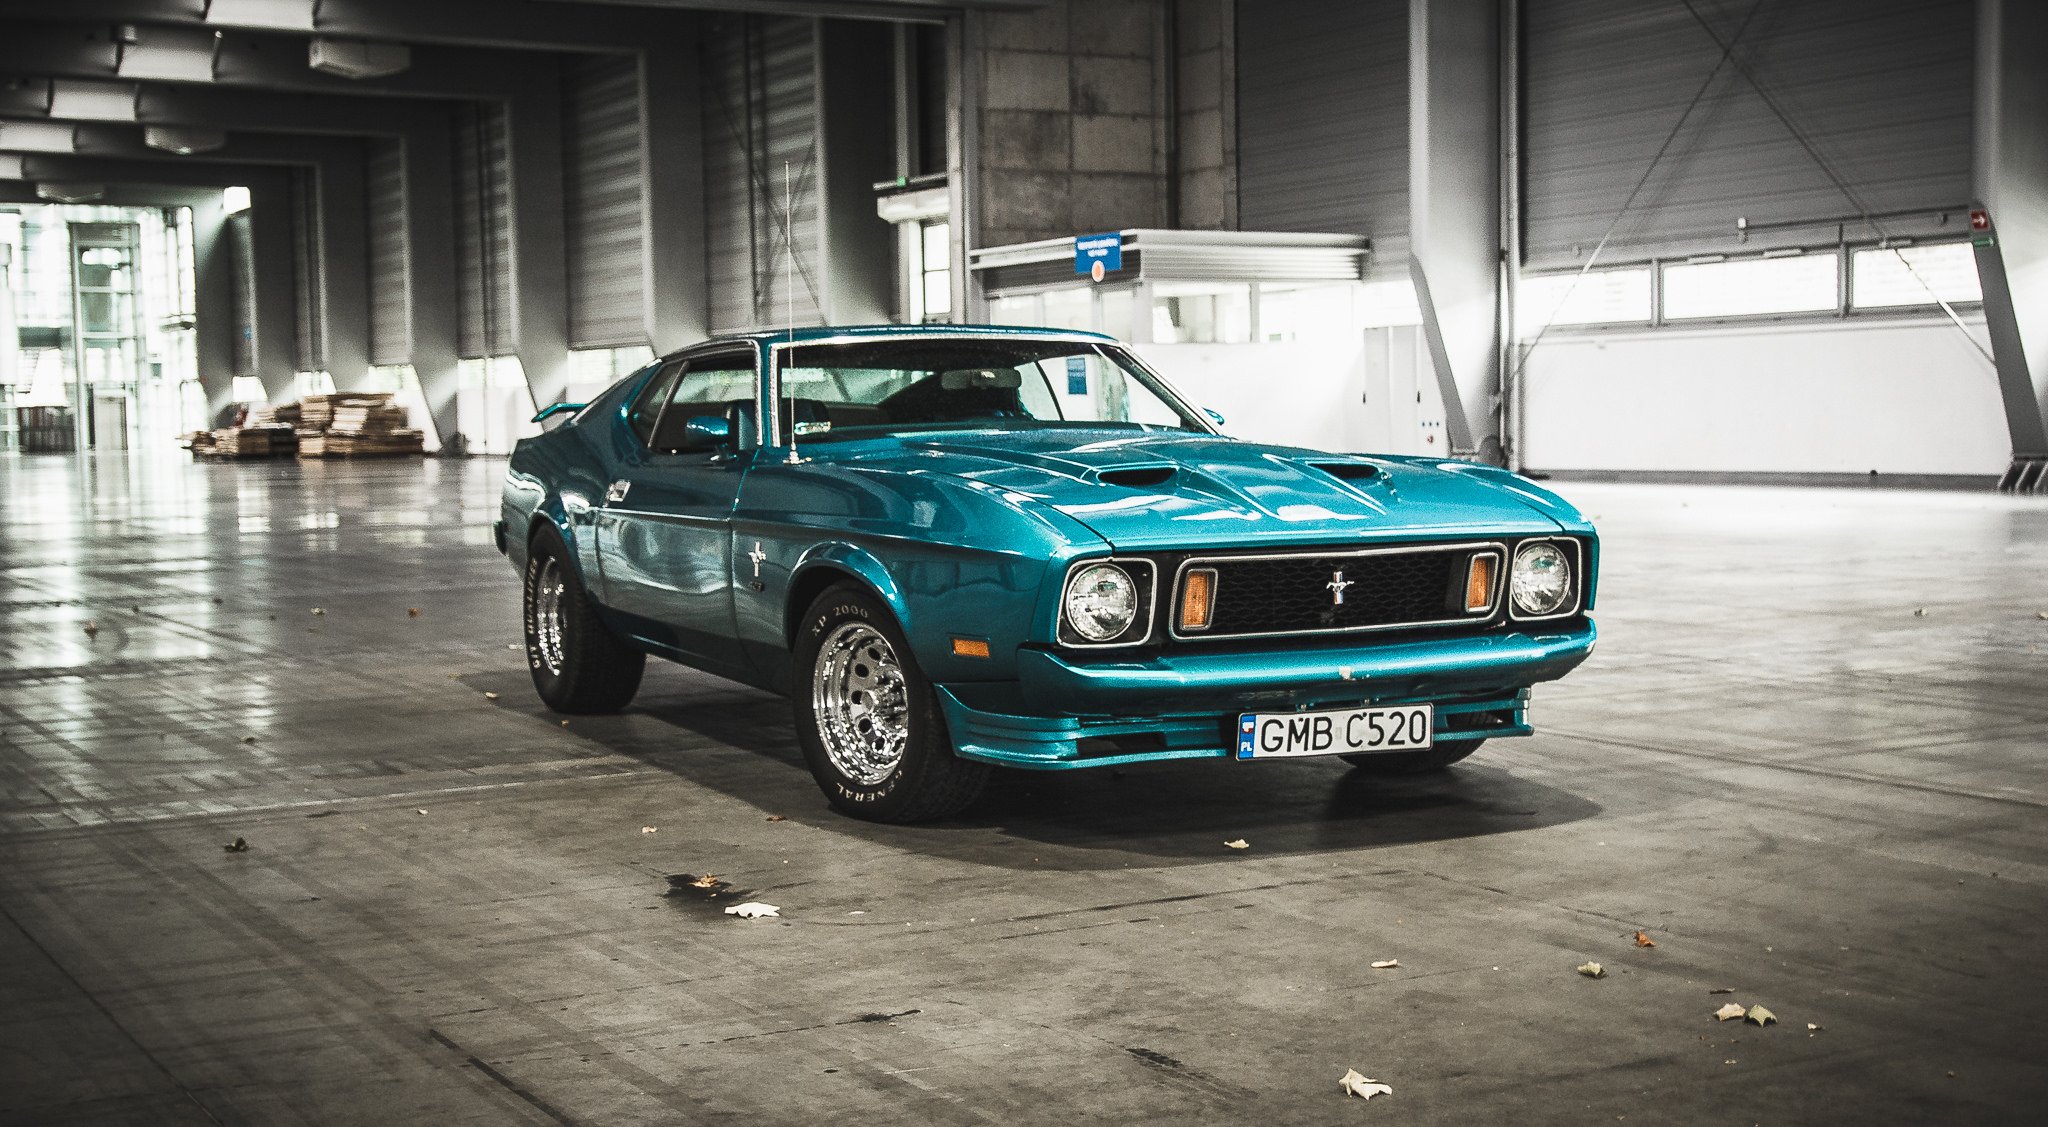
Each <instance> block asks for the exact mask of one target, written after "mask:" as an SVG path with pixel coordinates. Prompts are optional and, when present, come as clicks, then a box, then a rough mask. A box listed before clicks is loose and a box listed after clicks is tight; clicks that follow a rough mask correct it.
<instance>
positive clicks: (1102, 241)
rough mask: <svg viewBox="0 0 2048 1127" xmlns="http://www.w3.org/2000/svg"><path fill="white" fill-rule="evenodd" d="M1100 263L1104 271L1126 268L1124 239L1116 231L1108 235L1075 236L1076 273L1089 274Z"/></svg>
mask: <svg viewBox="0 0 2048 1127" xmlns="http://www.w3.org/2000/svg"><path fill="white" fill-rule="evenodd" d="M1098 262H1100V263H1101V264H1102V268H1103V269H1104V270H1121V269H1123V268H1124V237H1123V236H1122V235H1120V234H1118V233H1117V232H1115V231H1111V232H1110V233H1109V234H1107V235H1076V236H1074V273H1076V274H1087V273H1090V272H1091V271H1093V270H1094V269H1095V264H1096V263H1098Z"/></svg>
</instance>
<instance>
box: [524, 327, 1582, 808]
mask: <svg viewBox="0 0 2048 1127" xmlns="http://www.w3.org/2000/svg"><path fill="white" fill-rule="evenodd" d="M1247 378H1251V377H1249V376H1248V377H1247ZM557 413H571V417H570V418H569V419H568V421H567V422H566V423H564V424H561V425H557V426H555V427H554V428H553V429H552V430H549V431H548V432H547V433H544V434H542V435H540V436H538V437H535V438H529V439H526V440H524V441H522V442H520V443H519V445H518V448H517V449H516V450H515V451H514V452H513V454H512V460H511V465H510V469H509V471H508V473H507V475H506V481H505V492H504V519H503V521H502V522H501V523H500V524H499V525H498V529H497V532H498V538H499V544H500V547H501V548H502V549H503V550H504V551H505V553H506V554H507V555H508V556H509V557H510V559H511V561H512V563H513V564H514V565H515V566H516V567H517V568H518V569H519V571H520V573H521V574H522V575H523V576H524V581H525V620H526V655H527V664H528V666H529V667H530V668H531V670H532V673H533V682H534V686H535V688H536V689H538V690H539V692H540V696H541V699H542V700H544V701H545V702H546V703H547V704H548V706H549V707H551V708H553V709H556V710H558V711H562V712H570V713H588V712H607V711H615V710H617V709H620V708H623V707H625V706H626V704H627V703H628V702H629V701H631V700H632V698H633V694H634V693H635V691H636V690H637V689H638V688H639V685H640V677H641V672H642V669H643V667H644V665H645V662H646V658H647V655H649V654H652V655H655V656H657V657H664V658H668V659H670V660H673V661H679V662H682V663H684V664H686V665H690V666H693V667H695V668H697V669H701V670H704V671H707V672H710V673H714V674H717V675H719V676H722V677H728V678H731V679H733V680H735V681H740V682H744V683H746V684H749V685H755V686H759V687H762V688H766V689H770V690H773V691H776V692H780V693H784V694H787V695H788V696H790V697H791V698H792V700H793V702H794V710H795V714H796V726H797V732H798V737H799V740H800V742H801V744H802V747H803V751H804V757H805V759H806V761H807V762H808V763H809V765H810V768H811V771H812V772H813V773H814V774H815V775H816V776H817V779H818V784H819V786H820V787H821V788H822V789H823V790H824V792H825V794H826V796H827V797H828V798H829V799H830V800H831V802H832V803H833V804H834V805H835V806H837V807H838V808H840V809H841V810H844V811H846V812H847V813H850V814H853V815H855V816H859V817H865V818H872V819H876V820H883V821H915V820H922V819H930V818H938V817H943V816H946V815H948V814H952V813H955V812H957V811H959V810H960V809H962V808H963V807H965V806H966V805H967V804H968V803H970V802H972V801H973V799H974V797H975V795H976V794H977V793H979V791H980V789H981V787H982V784H983V782H984V780H985V779H986V778H987V776H988V774H989V771H990V768H991V766H992V765H997V764H1001V765H1006V766H1011V767H1025V768H1036V769H1041V770H1059V769H1065V768H1073V767H1099V766H1106V765H1112V764H1124V763H1133V762H1142V761H1148V760H1161V759H1196V758H1215V759H1237V760H1249V761H1256V760H1260V759H1286V758H1294V757H1303V756H1322V755H1338V756H1342V757H1343V758H1344V759H1346V760H1347V761H1349V762H1351V763H1352V764H1354V765H1355V766H1357V767H1358V768H1360V769H1363V770H1368V771H1380V772H1388V773H1392V772H1408V771H1417V770H1428V769H1435V768H1440V767H1443V766H1445V765H1448V764H1450V763H1452V762H1454V761H1456V760H1459V759H1462V758H1464V757H1465V756H1467V755H1470V754H1471V753H1472V752H1473V751H1474V750H1476V749H1477V748H1478V747H1479V745H1480V744H1481V743H1482V742H1483V741H1484V740H1486V739H1488V738H1491V737H1495V736H1517V735H1527V734H1528V733H1529V731H1530V729H1529V726H1528V723H1527V720H1526V708H1527V704H1528V699H1529V688H1530V686H1531V685H1533V684H1535V683H1536V682H1538V681H1548V680H1552V679H1555V678H1557V677H1561V676H1563V675H1564V674H1565V673H1567V672H1569V671H1570V670H1571V669H1572V668H1573V667H1574V666H1576V665H1578V664H1579V662H1581V661H1583V660H1584V659H1585V657H1586V655H1587V654H1588V653H1589V652H1590V651H1591V650H1592V648H1593V623H1592V620H1591V619H1590V618H1589V617H1588V611H1589V610H1590V609H1591V608H1592V605H1593V593H1594V576H1595V572H1596V565H1597V562H1598V541H1597V539H1596V537H1595V535H1594V531H1593V526H1592V525H1591V524H1590V523H1589V522H1588V521H1587V520H1586V518H1585V517H1583V516H1581V515H1580V514H1579V513H1578V512H1577V510H1575V509H1573V508H1572V507H1571V506H1570V505H1568V504H1566V503H1565V502H1564V501H1562V500H1560V499H1558V498H1557V497H1556V496H1554V495H1552V494H1550V493H1548V492H1546V491H1544V490H1542V489H1540V488H1537V487H1536V486H1534V485H1532V484H1530V483H1529V482H1528V481H1526V480H1524V479H1522V478H1519V477H1516V476H1515V475H1513V474H1510V473H1507V472H1505V471H1503V470H1498V469H1493V468H1490V467H1486V466H1480V465H1473V464H1468V463H1462V462H1445V461H1441V460H1435V459H1426V458H1406V457H1374V456H1366V455H1356V454H1330V453H1323V452H1320V451H1315V450H1305V449H1297V448H1291V447H1282V446H1264V445H1258V444H1255V443H1250V442H1240V441H1235V440H1232V439H1229V438H1225V437H1223V436H1222V435H1220V434H1218V433H1217V431H1216V429H1215V427H1214V425H1212V421H1211V417H1210V416H1209V415H1208V414H1207V413H1205V412H1204V411H1202V410H1200V409H1198V408H1196V407H1194V406H1192V405H1190V404H1189V403H1188V402H1187V401H1186V400H1185V399H1183V398H1181V396H1180V395H1179V394H1177V393H1176V392H1175V391H1174V390H1173V389H1172V388H1171V387H1169V386H1168V385H1167V384H1166V382H1165V381H1163V380H1161V379H1160V378H1159V377H1158V376H1156V375H1154V374H1153V373H1152V372H1150V371H1148V370H1147V369H1146V368H1145V367H1144V365H1143V364H1141V363H1140V362H1139V361H1138V360H1137V359H1136V358H1135V357H1133V356H1132V355H1131V354H1130V353H1129V352H1128V351H1126V350H1124V349H1123V348H1122V347H1120V346H1119V345H1118V344H1117V343H1116V342H1115V341H1113V340H1110V339H1109V338H1107V337H1102V336H1096V335H1094V334H1088V333H1073V332H1060V331H1053V330H1032V329H1014V328H1000V327H987V326H971V327H970V326H883V327H874V328H852V329H809V330H798V331H795V332H786V333H772V334H771V333H763V334H757V335H751V336H742V337H732V338H726V339H721V340H714V341H710V342H707V343H705V344H701V345H697V346H695V347H692V348H689V349H686V350H684V351H682V352H679V353H677V354H675V355H672V356H669V357H666V358H664V359H662V360H660V361H657V362H656V363H654V364H652V365H650V366H648V367H647V368H646V369H645V370H644V371H641V372H638V373H636V374H634V375H632V376H629V377H627V378H626V379H625V380H622V381H620V382H619V383H618V384H617V385H616V386H614V387H612V388H611V389H610V390H608V391H606V392H605V393H604V394H603V395H601V396H599V397H598V398H597V399H596V400H594V401H592V402H591V403H588V404H582V405H558V406H556V407H553V408H550V409H549V410H548V411H546V412H543V417H544V418H545V417H546V416H548V415H552V414H557Z"/></svg>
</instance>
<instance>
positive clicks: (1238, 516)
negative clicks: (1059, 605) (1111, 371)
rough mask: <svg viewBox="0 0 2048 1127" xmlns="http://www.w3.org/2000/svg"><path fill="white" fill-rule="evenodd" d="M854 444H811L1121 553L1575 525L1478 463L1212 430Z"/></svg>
mask: <svg viewBox="0 0 2048 1127" xmlns="http://www.w3.org/2000/svg"><path fill="white" fill-rule="evenodd" d="M857 445H858V446H860V447H867V449H865V450H856V449H845V450H843V451H833V452H832V454H826V453H825V451H827V450H829V449H830V447H826V446H821V447H817V448H814V449H816V450H817V451H818V452H819V454H820V455H821V456H822V457H826V458H829V460H832V461H839V462H841V464H842V465H845V466H846V467H847V468H848V469H857V468H859V467H861V466H863V465H867V466H873V467H874V468H877V469H884V468H886V469H888V470H891V471H898V472H901V471H912V472H917V471H922V472H925V473H930V472H933V471H938V472H943V473H947V474H951V475H954V476H958V477H962V478H966V479H969V480H971V481H974V482H975V483H977V484H978V485H980V486H981V487H984V488H993V489H998V490H1001V491H1002V492H1003V493H1005V494H1006V495H1007V496H1008V497H1009V498H1010V499H1011V500H1012V501H1014V502H1017V503H1019V504H1028V505H1040V506H1045V507H1047V508H1051V509H1054V510H1057V511H1058V512H1060V513H1062V514H1065V515H1066V516H1067V517H1070V518H1071V519H1073V520H1075V521H1078V522H1080V523H1081V524H1083V525H1086V526H1087V527H1088V528H1089V529H1090V530H1091V531H1093V532H1095V533H1096V534H1097V535H1099V536H1101V537H1102V538H1103V539H1104V540H1106V541H1108V542H1109V543H1110V544H1111V545H1112V546H1113V547H1115V548H1116V549H1118V550H1131V551H1135V550H1141V549H1171V548H1179V547H1186V546H1189V545H1202V546H1204V547H1233V546H1240V545H1241V546H1252V545H1257V546H1261V547H1263V546H1270V545H1276V544H1329V543H1369V542H1374V541H1390V540H1404V539H1413V538H1416V537H1428V538H1437V537H1463V536H1503V535H1505V536H1515V535H1545V534H1554V533H1556V532H1558V531H1559V530H1560V529H1561V528H1565V527H1567V526H1569V525H1573V524H1577V523H1580V520H1581V518H1578V517H1577V514H1576V513H1575V512H1574V511H1572V510H1571V508H1570V507H1569V506H1568V505H1565V504H1564V503H1563V502H1562V501H1559V500H1557V499H1556V498H1555V497H1553V496H1551V495H1549V494H1547V493H1545V492H1543V491H1542V490H1540V489H1537V488H1535V487H1533V486H1529V485H1527V483H1526V482H1523V481H1522V480H1521V479H1519V478H1515V477H1513V476H1511V475H1508V474H1505V473H1503V472H1501V471H1492V470H1488V469H1487V468H1485V467H1467V466H1464V465H1462V464H1459V463H1442V462H1437V461H1432V460H1427V459H1408V458H1391V457H1372V456H1366V455H1357V454H1330V453H1325V452H1322V451H1316V450H1308V449H1302V448H1298V447H1287V446H1266V445H1260V444H1257V443H1250V442H1240V441H1235V440H1232V439H1227V438H1220V437H1212V436H1207V435H1183V434H1170V433H1159V432H1147V433H1137V434H1134V433H1132V432H1131V431H1129V430H1122V429H1119V430H1106V429H1105V430H1085V431H1076V430H1071V429H1065V428H1056V429H1054V428H1049V429H1046V430H1034V431H1004V430H987V431H974V432H971V433H960V432H954V433H948V434H945V435H935V436H933V437H931V438H925V439H916V438H905V439H899V440H897V441H892V442H889V443H887V444H879V443H859V444H857ZM878 447H879V448H878ZM833 454H837V455H840V456H837V457H835V456H832V455H833Z"/></svg>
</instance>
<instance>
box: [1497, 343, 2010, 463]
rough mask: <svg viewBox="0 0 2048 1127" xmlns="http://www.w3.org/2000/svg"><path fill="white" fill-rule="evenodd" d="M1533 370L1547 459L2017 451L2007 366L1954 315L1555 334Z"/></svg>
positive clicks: (1532, 436) (1531, 417)
mask: <svg viewBox="0 0 2048 1127" xmlns="http://www.w3.org/2000/svg"><path fill="white" fill-rule="evenodd" d="M1965 323H1966V324H1968V325H1969V326H1970V335H1971V336H1972V337H1974V338H1975V339H1976V340H1977V342H1978V343H1979V344H1983V345H1985V347H1987V348H1988V347H1989V344H1988V342H1987V340H1986V338H1985V335H1984V328H1983V321H1982V319H1981V318H1974V319H1972V318H1965ZM1525 375H1526V378H1527V381H1528V398H1527V412H1528V413H1527V430H1526V434H1525V442H1526V447H1525V458H1524V460H1525V462H1526V464H1527V465H1528V466H1529V468H1531V469H1537V470H1680V471H1702V472H1777V473H1867V472H1869V471H1871V470H1876V471H1878V472H1880V473H1888V474H1997V473H1999V472H2001V471H2002V470H2004V469H2005V467H2006V463H2007V461H2008V460H2009V459H2010V457H2011V454H2012V447H2011V443H2010V441H2009V439H2008V438H2007V435H2006V430H2005V415H2004V409H2003V407H2002V406H2001V403H2000V400H1999V395H1998V378H1997V375H1996V373H1995V372H1994V371H1993V370H1992V367H1991V364H1990V363H1989V362H1988V361H1986V360H1985V359H1984V357H1983V356H1982V355H1980V354H1979V353H1978V352H1977V350H1976V349H1974V348H1972V347H1971V346H1970V341H1969V340H1968V339H1965V337H1964V336H1963V334H1962V332H1961V331H1959V330H1958V329H1957V328H1956V327H1955V325H1953V324H1952V323H1950V322H1948V321H1947V320H1945V319H1943V320H1929V319H1913V320H1898V321H1856V322H1849V323H1845V324H1819V325H1816V324H1800V325H1772V326H1737V327H1727V326H1723V327H1716V328H1700V329H1657V330H1645V331H1642V332H1637V333H1626V334H1600V335H1590V334H1589V335H1585V336H1559V335H1552V336H1550V337H1547V338H1545V339H1544V341H1543V342H1542V344H1541V345H1540V346H1538V347H1537V349H1536V350H1535V352H1534V353H1532V354H1531V355H1530V358H1529V363H1528V366H1527V369H1526V372H1525Z"/></svg>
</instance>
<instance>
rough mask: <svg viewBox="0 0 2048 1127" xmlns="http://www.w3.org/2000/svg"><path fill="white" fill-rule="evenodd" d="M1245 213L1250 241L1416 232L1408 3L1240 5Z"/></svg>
mask: <svg viewBox="0 0 2048 1127" xmlns="http://www.w3.org/2000/svg"><path fill="white" fill-rule="evenodd" d="M1237 161H1238V168H1237V207H1238V226H1239V227H1240V228H1241V229H1243V230H1246V231H1315V232H1327V233H1330V234H1341V235H1369V236H1372V238H1373V242H1374V247H1375V252H1376V257H1381V256H1383V254H1384V251H1383V250H1382V246H1383V244H1388V243H1389V242H1390V241H1392V242H1394V243H1395V244H1396V248H1395V249H1397V250H1398V240H1399V239H1400V238H1401V237H1402V236H1405V235H1406V234H1407V231H1408V0H1356V2H1350V3H1347V2H1345V0H1261V2H1259V3H1256V4H1252V3H1245V4H1240V5H1238V20H1237Z"/></svg>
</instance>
